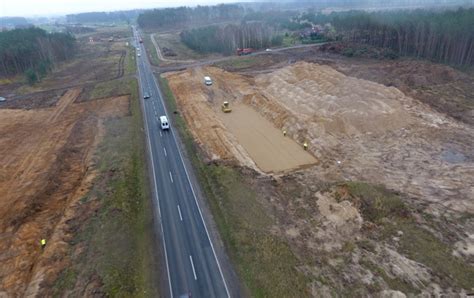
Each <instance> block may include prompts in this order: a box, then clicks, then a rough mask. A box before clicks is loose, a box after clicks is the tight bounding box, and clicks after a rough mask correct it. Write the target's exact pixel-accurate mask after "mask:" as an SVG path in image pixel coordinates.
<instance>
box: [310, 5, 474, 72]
mask: <svg viewBox="0 0 474 298" xmlns="http://www.w3.org/2000/svg"><path fill="white" fill-rule="evenodd" d="M302 17H303V18H305V19H306V20H308V21H311V22H331V23H332V24H333V25H334V26H335V28H336V29H337V30H338V32H340V33H342V36H343V38H344V39H345V40H348V41H351V42H358V43H365V44H369V45H372V46H376V47H381V48H389V49H391V50H393V51H394V52H395V53H397V54H398V55H400V56H415V57H423V58H428V59H432V60H435V61H440V62H445V63H451V64H458V65H466V64H468V65H473V64H474V29H473V28H474V9H473V8H471V9H462V8H460V9H458V10H456V11H452V10H445V11H430V10H421V9H420V10H414V11H406V10H401V11H385V12H374V13H367V12H362V11H352V12H343V13H333V14H331V15H329V16H327V15H326V16H325V15H318V14H313V15H311V14H306V15H303V16H302Z"/></svg>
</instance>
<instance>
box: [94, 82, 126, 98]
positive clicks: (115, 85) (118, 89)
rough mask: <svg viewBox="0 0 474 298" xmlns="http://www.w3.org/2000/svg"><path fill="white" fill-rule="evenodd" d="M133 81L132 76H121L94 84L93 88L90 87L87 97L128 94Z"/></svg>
mask: <svg viewBox="0 0 474 298" xmlns="http://www.w3.org/2000/svg"><path fill="white" fill-rule="evenodd" d="M134 81H135V79H134V78H123V79H118V80H111V81H106V82H101V83H98V84H96V85H95V86H94V89H92V91H91V93H90V96H89V98H90V99H97V98H105V97H111V96H119V95H124V94H129V93H130V84H132V83H133V82H134Z"/></svg>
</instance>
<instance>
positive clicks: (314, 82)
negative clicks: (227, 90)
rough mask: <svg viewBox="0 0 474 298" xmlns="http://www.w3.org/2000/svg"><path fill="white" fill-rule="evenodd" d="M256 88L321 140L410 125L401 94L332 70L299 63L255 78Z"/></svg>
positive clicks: (380, 131) (394, 89)
mask: <svg viewBox="0 0 474 298" xmlns="http://www.w3.org/2000/svg"><path fill="white" fill-rule="evenodd" d="M255 83H256V84H257V85H258V86H261V87H262V88H261V89H260V90H261V93H262V94H263V95H264V96H265V97H266V98H272V99H276V100H278V101H279V102H280V103H281V104H282V105H283V107H285V108H286V109H288V110H289V111H290V112H291V113H292V114H294V115H299V116H300V117H303V118H302V119H300V120H302V121H305V120H307V121H311V122H313V124H314V125H318V126H319V127H318V131H319V134H330V135H334V134H344V135H347V136H349V135H359V134H364V133H368V132H371V133H382V132H385V131H389V130H393V129H398V128H401V127H403V126H405V125H409V121H410V119H409V118H408V117H407V115H406V113H404V110H403V107H402V104H403V102H401V101H400V99H402V98H403V97H404V95H403V94H402V93H401V92H400V91H399V90H397V89H396V88H383V87H382V86H380V84H377V83H373V82H370V81H366V80H359V79H355V78H352V77H347V76H345V75H344V74H342V73H340V72H338V71H336V70H334V69H333V68H331V67H329V66H322V65H317V64H308V63H304V62H299V63H296V64H293V65H291V66H289V67H285V68H283V69H280V70H277V71H275V72H273V73H271V74H269V75H260V76H257V78H256V80H255ZM368 120H370V121H368Z"/></svg>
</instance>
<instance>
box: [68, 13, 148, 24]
mask: <svg viewBox="0 0 474 298" xmlns="http://www.w3.org/2000/svg"><path fill="white" fill-rule="evenodd" d="M141 11H142V10H124V11H112V12H84V13H78V14H68V15H66V21H67V22H68V23H111V22H115V23H119V22H129V21H131V20H134V19H135V18H137V16H138V14H139V13H140V12H141Z"/></svg>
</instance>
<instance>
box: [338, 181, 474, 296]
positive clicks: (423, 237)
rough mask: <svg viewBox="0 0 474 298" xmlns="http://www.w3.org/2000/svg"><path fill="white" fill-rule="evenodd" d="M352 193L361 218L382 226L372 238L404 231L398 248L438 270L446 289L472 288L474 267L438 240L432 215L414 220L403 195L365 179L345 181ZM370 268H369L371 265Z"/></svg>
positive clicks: (381, 238) (382, 238)
mask: <svg viewBox="0 0 474 298" xmlns="http://www.w3.org/2000/svg"><path fill="white" fill-rule="evenodd" d="M345 185H346V186H347V188H348V190H349V193H350V194H351V195H352V197H353V200H354V204H355V205H356V206H359V209H360V210H361V212H362V217H363V218H364V220H366V221H371V222H373V223H375V224H377V226H378V227H379V229H378V230H377V231H376V232H374V233H373V234H372V235H369V237H370V238H373V239H374V240H375V241H388V240H390V239H392V237H394V236H396V235H397V232H398V231H402V232H403V234H402V236H400V237H399V238H400V241H399V248H398V251H399V252H401V253H402V254H404V255H405V256H407V257H408V258H409V259H411V260H414V261H416V262H419V263H421V264H423V265H425V266H427V267H429V268H430V269H431V271H432V272H434V273H435V275H436V276H437V279H439V281H438V283H439V284H440V285H441V286H442V287H443V288H448V287H453V288H463V289H466V290H471V288H472V285H474V267H473V266H470V265H469V263H468V262H465V261H464V260H463V259H461V258H459V257H456V256H454V255H453V254H452V251H453V247H452V244H453V243H450V242H449V241H447V240H446V239H445V240H444V241H443V239H439V238H438V237H436V236H435V235H434V234H433V233H432V232H431V231H430V230H436V229H430V228H431V227H433V226H434V223H433V222H432V221H430V217H429V216H425V217H424V219H425V222H424V223H420V222H418V221H416V220H415V218H414V217H413V213H414V212H415V211H413V210H411V209H410V207H408V206H407V204H405V203H404V202H403V200H402V198H401V197H400V196H399V195H398V194H395V193H393V192H391V191H389V190H387V189H385V188H383V187H382V186H374V185H371V184H367V183H363V182H348V183H346V184H345ZM369 269H370V268H369ZM384 279H385V280H386V282H387V284H389V285H392V286H394V287H396V288H400V289H401V288H403V287H405V286H406V284H400V283H399V281H397V280H390V279H386V278H385V277H384Z"/></svg>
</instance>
